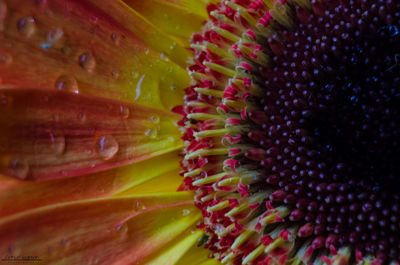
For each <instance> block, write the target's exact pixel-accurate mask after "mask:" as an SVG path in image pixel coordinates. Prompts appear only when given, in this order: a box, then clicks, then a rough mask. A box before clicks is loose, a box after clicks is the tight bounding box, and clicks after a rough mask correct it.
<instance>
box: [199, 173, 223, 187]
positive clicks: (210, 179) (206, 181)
mask: <svg viewBox="0 0 400 265" xmlns="http://www.w3.org/2000/svg"><path fill="white" fill-rule="evenodd" d="M223 176H226V173H225V172H223V173H219V174H215V175H212V176H209V177H206V178H202V179H199V180H196V181H194V182H193V185H195V186H201V185H204V184H210V183H214V182H217V181H218V180H219V179H220V178H222V177H223Z"/></svg>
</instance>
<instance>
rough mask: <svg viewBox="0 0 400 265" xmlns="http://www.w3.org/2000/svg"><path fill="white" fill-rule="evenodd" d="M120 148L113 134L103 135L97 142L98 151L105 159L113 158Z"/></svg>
mask: <svg viewBox="0 0 400 265" xmlns="http://www.w3.org/2000/svg"><path fill="white" fill-rule="evenodd" d="M118 149H119V145H118V142H117V140H116V139H115V138H114V136H112V135H105V136H102V137H101V138H100V139H99V140H98V141H97V144H96V150H97V153H98V154H99V155H100V156H101V157H102V158H103V159H104V160H109V159H111V158H113V157H114V156H115V155H116V154H117V152H118Z"/></svg>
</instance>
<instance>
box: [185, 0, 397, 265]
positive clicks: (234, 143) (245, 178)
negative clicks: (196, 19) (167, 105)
mask: <svg viewBox="0 0 400 265" xmlns="http://www.w3.org/2000/svg"><path fill="white" fill-rule="evenodd" d="M214 2H215V1H214ZM208 13H209V17H210V19H209V20H208V21H207V22H206V23H205V25H204V28H203V31H202V32H201V33H197V34H194V35H193V36H192V39H191V43H192V45H191V49H192V52H193V58H192V64H191V66H190V67H188V71H189V73H190V75H191V77H192V85H191V86H190V87H189V88H187V89H186V91H185V98H184V107H183V116H184V117H183V118H182V120H181V121H180V122H179V124H180V126H181V127H182V128H183V129H184V135H183V140H184V143H185V147H184V152H185V153H184V155H183V159H182V161H181V166H182V176H184V177H185V178H184V183H183V187H184V189H186V190H193V191H195V204H196V206H197V207H198V208H199V209H200V210H201V211H202V214H203V222H202V224H200V225H199V227H200V228H202V229H204V230H205V232H206V234H207V236H208V237H207V242H205V247H207V248H208V249H210V250H211V251H212V252H213V256H214V257H215V258H216V259H218V260H220V261H221V262H222V263H223V264H234V265H236V264H259V265H268V264H271V265H272V264H293V265H294V264H376V265H377V264H398V262H399V261H400V245H399V242H400V226H399V220H400V211H399V209H400V196H399V194H398V189H399V187H400V155H399V154H400V75H399V74H400V68H399V66H400V65H399V63H400V34H399V33H400V3H399V2H397V1H395V0H379V1H372V0H350V1H333V0H311V1H310V0H288V1H286V0H227V1H221V2H219V3H215V4H210V5H209V6H208Z"/></svg>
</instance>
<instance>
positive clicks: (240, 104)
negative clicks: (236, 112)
mask: <svg viewBox="0 0 400 265" xmlns="http://www.w3.org/2000/svg"><path fill="white" fill-rule="evenodd" d="M222 103H223V104H224V105H227V106H228V107H231V108H234V109H240V110H242V109H244V108H245V107H246V104H244V102H243V101H238V100H229V99H224V100H223V101H222Z"/></svg>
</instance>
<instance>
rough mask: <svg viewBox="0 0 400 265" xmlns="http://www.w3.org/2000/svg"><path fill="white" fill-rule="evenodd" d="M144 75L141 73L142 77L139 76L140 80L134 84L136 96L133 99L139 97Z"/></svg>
mask: <svg viewBox="0 0 400 265" xmlns="http://www.w3.org/2000/svg"><path fill="white" fill-rule="evenodd" d="M145 77H146V75H145V74H144V75H142V77H141V78H140V80H139V81H138V83H137V85H136V96H135V99H134V100H138V99H139V98H140V94H141V92H142V83H143V80H144V78H145Z"/></svg>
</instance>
